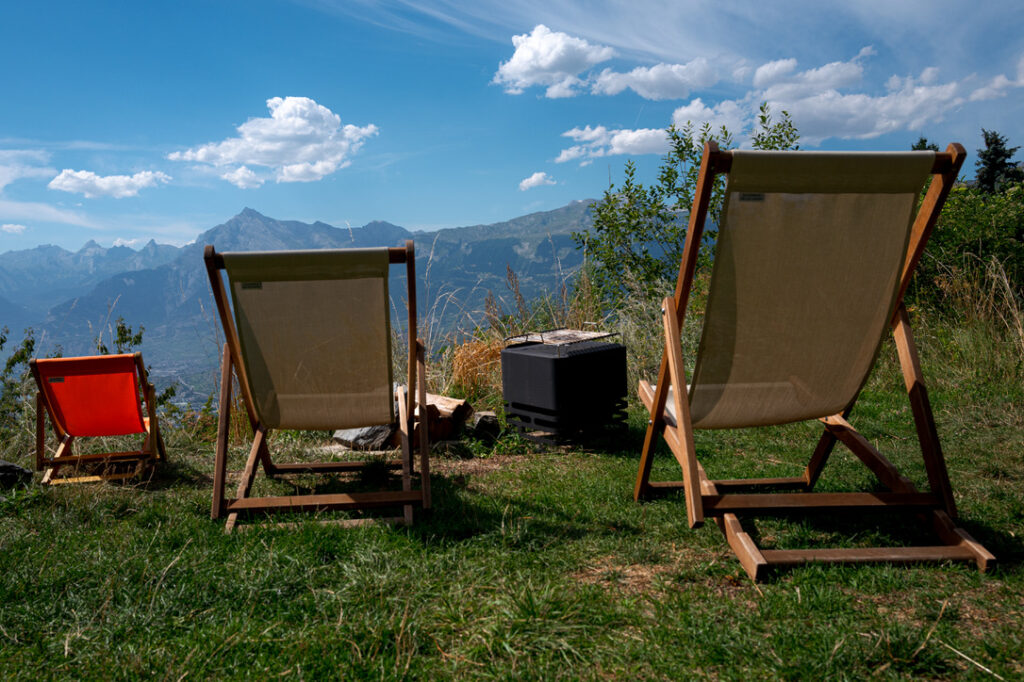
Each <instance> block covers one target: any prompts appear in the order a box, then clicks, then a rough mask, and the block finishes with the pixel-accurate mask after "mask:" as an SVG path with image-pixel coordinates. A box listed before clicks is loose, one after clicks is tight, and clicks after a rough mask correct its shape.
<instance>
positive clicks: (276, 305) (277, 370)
mask: <svg viewBox="0 0 1024 682" xmlns="http://www.w3.org/2000/svg"><path fill="white" fill-rule="evenodd" d="M205 260H206V269H207V272H208V274H209V276H210V285H211V287H212V288H213V296H214V299H215V300H216V303H217V310H218V311H219V313H220V319H221V322H222V324H223V326H224V335H225V337H226V339H227V342H226V343H225V344H224V353H223V361H222V364H221V377H220V386H221V391H220V418H219V423H218V428H217V454H216V464H215V468H214V480H213V506H212V509H211V517H212V518H214V519H216V518H219V517H221V516H224V515H225V514H226V515H227V517H228V519H227V523H226V525H225V530H226V531H227V532H231V530H232V529H233V528H234V527H235V525H236V522H237V519H238V515H239V514H240V513H242V514H250V515H251V514H254V513H260V512H262V513H270V512H276V511H295V512H298V511H327V510H338V509H344V510H367V509H381V508H399V507H400V508H402V509H403V516H401V517H390V518H387V519H385V520H387V521H395V522H404V523H411V522H412V520H413V506H414V505H420V506H422V508H424V509H429V508H430V462H429V457H428V456H429V453H430V445H429V442H428V435H427V426H426V416H425V415H426V410H425V409H423V410H418V409H417V405H425V404H426V376H425V373H426V367H425V361H424V354H425V353H424V345H423V342H422V341H421V340H419V339H417V338H416V329H417V327H416V273H415V260H414V252H413V243H412V241H407V242H406V245H405V248H374V249H335V250H320V251H261V252H248V253H241V252H240V253H217V252H216V251H215V250H214V248H213V246H207V247H206V252H205ZM392 263H398V264H400V263H405V274H406V280H407V283H408V296H407V302H408V307H409V335H408V336H409V355H408V360H409V375H408V391H407V390H406V388H405V387H399V388H398V389H397V390H395V389H393V384H392V369H391V323H390V309H389V303H390V301H389V298H388V272H389V270H390V265H391V264H392ZM221 270H224V271H226V273H227V279H228V283H229V286H230V304H229V300H228V292H227V290H226V289H225V285H224V278H223V277H222V275H221ZM232 310H233V313H234V314H233V315H232ZM232 371H234V374H235V376H236V377H237V378H238V385H239V390H240V392H241V397H242V402H243V403H244V404H245V410H246V413H247V417H248V419H249V423H250V425H251V426H252V429H253V433H254V438H253V441H252V447H251V448H250V450H249V457H248V460H247V461H246V464H245V469H244V471H243V472H242V478H241V481H240V483H239V485H238V492H237V494H236V496H235V497H234V498H231V499H229V498H225V496H224V483H225V477H226V473H227V472H226V469H225V468H226V466H227V449H228V431H229V423H230V422H229V420H230V411H231V404H232V401H231V383H232V382H231V375H232ZM396 401H397V403H398V426H399V432H400V438H401V446H402V459H401V461H390V462H387V463H386V466H387V467H389V468H391V469H397V468H401V470H402V489H401V490H384V491H373V492H351V493H319V494H303V495H288V496H264V497H250V491H251V489H252V485H253V479H254V477H255V474H256V466H257V464H260V465H262V467H263V470H264V472H265V473H266V475H267V476H269V477H277V476H282V475H287V474H300V473H319V474H323V473H340V472H353V473H357V472H359V471H361V470H365V469H366V468H367V467H368V466H379V463H374V462H366V461H360V462H351V461H329V462H298V463H291V464H279V463H275V462H273V461H272V460H271V457H270V452H269V449H268V447H267V440H268V435H269V433H270V431H271V430H272V429H298V430H323V429H328V430H329V429H339V428H352V427H361V426H373V425H381V424H393V423H394V422H395V402H396ZM417 413H421V414H422V416H420V415H418V414H417ZM417 417H418V418H419V420H420V422H421V423H420V426H419V428H418V429H417V430H418V432H419V451H420V472H419V473H420V487H419V489H418V490H413V488H412V474H413V470H412V469H413V461H412V441H413V440H414V430H413V429H414V420H415V419H417ZM373 520H379V519H373V518H356V519H347V520H342V521H328V522H329V523H340V524H343V525H355V524H358V523H364V522H368V521H373Z"/></svg>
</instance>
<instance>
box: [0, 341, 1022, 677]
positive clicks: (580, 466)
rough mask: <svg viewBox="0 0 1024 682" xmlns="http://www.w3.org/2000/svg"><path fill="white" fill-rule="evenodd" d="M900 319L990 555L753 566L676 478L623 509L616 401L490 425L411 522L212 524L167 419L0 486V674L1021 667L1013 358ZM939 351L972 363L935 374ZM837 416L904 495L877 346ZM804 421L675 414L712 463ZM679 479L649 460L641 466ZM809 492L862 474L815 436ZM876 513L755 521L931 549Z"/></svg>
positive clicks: (195, 451) (914, 464) (964, 671)
mask: <svg viewBox="0 0 1024 682" xmlns="http://www.w3.org/2000/svg"><path fill="white" fill-rule="evenodd" d="M922 336H924V341H923V343H924V344H925V345H927V346H928V348H929V349H930V351H931V353H932V354H931V357H935V358H939V359H941V362H940V361H939V360H936V361H935V363H934V364H932V365H926V367H925V373H926V377H935V378H936V380H933V383H932V386H931V388H932V401H933V404H934V406H935V411H936V419H937V422H938V428H939V432H940V435H941V436H942V438H943V442H944V446H945V450H946V456H947V461H948V465H949V469H950V476H951V478H952V482H953V486H954V489H955V491H956V494H957V503H958V505H959V508H960V514H961V521H962V524H963V526H964V527H965V528H966V529H967V530H968V531H969V532H970V533H972V534H973V535H974V536H975V538H976V539H978V540H979V541H980V542H982V543H983V544H984V545H986V546H987V547H988V549H989V550H990V551H991V552H993V553H994V554H995V555H996V556H997V558H998V559H999V562H1000V563H999V565H998V567H997V568H996V570H995V571H994V572H992V573H990V574H986V575H982V574H979V573H978V572H977V570H976V569H975V568H974V567H973V566H972V565H967V564H957V565H952V564H949V565H922V566H911V567H895V566H888V565H867V566H807V567H802V568H797V569H792V570H785V571H780V572H777V573H774V574H772V575H771V576H770V579H769V580H768V581H767V582H764V583H760V584H754V583H752V582H751V581H750V580H749V579H748V578H747V576H746V574H745V573H744V572H743V570H742V569H741V567H740V565H739V562H738V561H737V560H736V559H735V557H734V556H733V555H732V553H731V552H730V551H729V549H728V546H727V545H726V543H725V540H724V538H723V537H722V535H721V533H720V532H719V531H718V529H717V528H716V527H715V525H714V524H713V523H709V524H708V525H707V526H705V527H704V528H701V529H698V530H689V529H688V528H687V526H686V518H685V517H686V514H685V509H684V503H683V499H682V497H681V496H674V497H668V498H665V499H661V500H658V501H655V502H650V503H645V504H636V503H634V502H633V501H632V499H631V492H632V485H633V478H634V476H635V473H636V465H637V460H638V453H639V447H640V442H641V440H642V435H643V432H642V425H643V423H644V419H645V417H644V415H642V414H640V413H639V412H637V411H634V412H632V413H631V415H630V420H631V424H630V430H629V432H628V434H627V435H625V436H624V437H622V439H621V440H618V441H614V442H608V443H606V444H605V445H604V446H603V447H602V448H600V449H595V448H571V449H565V450H561V451H552V450H546V451H545V450H538V451H532V449H531V448H530V447H527V446H525V445H524V444H523V443H522V442H520V441H518V440H516V439H515V438H511V437H506V438H505V439H503V440H502V441H501V442H499V443H498V444H497V446H495V447H494V448H493V449H492V450H491V451H490V452H487V453H484V456H481V457H476V458H472V459H465V460H462V459H445V458H437V459H435V460H434V466H435V475H434V477H433V490H434V510H433V512H432V514H430V515H429V516H427V517H423V516H422V515H420V516H418V519H417V523H416V524H415V525H414V526H412V527H410V528H404V527H391V526H370V527H360V528H339V527H332V526H322V525H319V524H316V523H314V522H312V521H313V519H312V517H303V519H300V525H299V527H298V528H296V529H292V530H286V529H280V528H273V527H263V526H257V527H255V528H252V529H250V530H248V532H244V533H235V534H233V535H230V536H229V535H225V534H224V533H223V521H219V522H214V521H211V520H210V519H209V505H210V493H211V487H212V484H211V481H210V476H211V473H212V465H213V446H212V444H211V443H205V444H204V443H200V442H197V440H196V439H195V438H194V437H192V436H187V435H186V434H184V433H183V432H182V431H175V430H173V429H168V430H167V433H166V436H167V439H168V447H169V454H170V463H169V464H168V465H166V466H164V467H162V468H161V469H160V470H158V472H157V473H156V475H155V476H154V477H153V478H152V479H151V480H149V481H148V482H146V483H143V484H138V485H129V486H121V485H110V484H104V485H81V486H59V487H54V488H46V489H44V488H40V487H39V486H32V487H30V488H27V489H19V490H16V491H10V490H9V491H0V497H2V498H3V499H2V501H0V676H2V677H3V678H4V679H17V678H26V679H47V678H86V679H135V678H140V677H147V678H149V677H155V678H159V679H173V680H179V679H182V678H186V679H221V678H242V677H248V678H255V679H270V678H274V677H278V676H281V677H288V678H297V679H312V678H324V677H342V678H346V679H363V678H369V679H378V678H383V679H393V678H403V677H405V678H414V679H416V678H437V677H441V678H447V677H460V678H461V677H480V678H527V679H530V678H545V679H547V678H569V679H576V678H585V679H593V678H625V679H634V678H644V679H646V678H653V679H666V678H667V679H687V678H691V677H706V678H724V679H760V678H803V679H818V678H840V679H845V678H850V679H862V678H867V677H871V676H878V677H880V678H883V679H885V678H915V679H921V678H924V679H934V678H939V679H942V678H954V677H956V678H961V677H966V678H971V677H976V678H979V679H982V678H984V679H989V678H991V677H992V675H993V674H995V675H999V676H1001V677H1002V678H1004V679H1007V680H1009V679H1020V678H1022V677H1024V571H1022V566H1021V562H1022V559H1024V388H1022V387H1021V384H1020V380H1019V367H1018V370H1017V372H1018V373H1017V374H1007V373H1006V372H1004V371H1003V370H1002V369H1000V368H999V367H994V368H986V367H985V362H986V360H985V358H984V357H980V356H979V355H978V354H979V353H982V352H983V350H984V349H981V350H978V349H974V350H972V349H971V348H965V347H964V343H963V342H962V340H961V341H957V340H956V339H952V340H950V339H944V338H941V336H937V335H935V334H932V335H931V336H929V335H928V333H927V332H926V333H925V334H923V335H922ZM954 341H956V343H954ZM947 343H948V344H950V345H949V348H952V349H954V350H948V351H942V350H941V349H942V347H943V344H947ZM889 351H890V349H888V348H886V349H883V355H886V356H887V354H888V353H889ZM940 351H941V352H940ZM957 353H960V354H963V355H964V362H963V363H962V366H963V367H972V368H974V369H972V370H971V371H966V370H961V369H956V368H955V367H953V364H955V363H954V359H955V358H954V356H955V355H956V354H957ZM922 354H923V355H924V357H925V358H928V357H929V355H928V353H927V352H925V351H923V352H922ZM1003 357H1005V354H1004V356H1003ZM979 364H980V365H982V366H981V368H980V369H979V368H978V366H979ZM1000 376H1003V377H1004V379H1003V380H999V379H998V377H1000ZM994 377H995V378H994ZM1015 377H1016V378H1015ZM851 421H852V422H853V423H854V425H856V426H858V427H859V428H860V429H861V430H862V432H863V433H864V434H865V435H866V436H867V437H868V438H870V439H871V440H873V441H874V442H875V443H876V444H877V445H878V447H879V448H880V449H881V450H882V451H883V453H885V454H886V455H887V456H889V457H890V458H891V459H892V460H893V461H894V462H895V463H896V464H897V465H898V466H900V467H901V468H902V469H903V470H904V472H905V473H907V474H908V475H909V476H910V477H911V478H912V479H913V481H914V483H915V484H916V485H918V486H919V487H922V488H925V487H926V476H925V474H924V469H923V466H922V465H921V463H920V457H919V454H918V450H917V444H916V437H915V434H914V430H913V423H912V421H911V416H910V410H909V407H908V406H907V403H906V400H905V396H904V394H903V392H902V384H901V380H900V377H899V374H898V370H897V368H896V366H895V363H893V362H891V361H889V360H883V361H882V362H881V364H880V366H879V368H878V370H877V371H876V373H875V375H874V376H873V378H872V380H871V381H870V382H869V385H868V386H867V388H866V390H865V391H864V394H863V395H862V397H861V400H860V403H859V404H858V407H857V409H856V410H855V412H854V413H853V415H852V417H851ZM817 435H818V429H817V427H815V426H814V425H811V424H798V425H792V426H788V427H783V428H772V429H761V430H749V431H748V430H745V431H738V432H719V431H716V432H698V435H697V436H698V437H697V448H698V451H699V452H700V456H701V458H702V461H703V462H704V463H705V466H706V467H707V469H708V473H709V475H711V476H712V477H740V476H762V475H773V476H780V475H798V474H799V473H800V471H801V470H802V467H803V466H804V464H805V463H806V460H807V458H808V457H809V454H810V451H811V449H812V448H813V446H814V443H815V441H816V439H817ZM275 445H276V446H277V447H279V448H281V449H284V450H297V449H299V448H301V447H308V446H310V445H311V444H310V443H308V442H301V441H298V442H296V441H295V440H294V439H287V438H279V439H278V440H277V442H276V443H275ZM312 445H314V446H316V445H318V444H316V443H313V444H312ZM272 447H273V446H272ZM244 449H245V448H244V446H242V445H239V446H238V447H237V450H236V451H235V452H234V453H233V454H232V458H231V468H233V469H240V468H241V465H242V459H243V450H244ZM478 449H479V448H478ZM666 452H667V451H666ZM29 461H30V459H29V456H28V453H25V457H24V459H23V460H22V461H21V462H20V463H22V464H26V465H27V464H28V462H29ZM678 475H679V470H678V467H677V466H676V465H675V463H674V461H673V460H672V458H671V457H670V456H668V455H667V454H663V455H662V456H661V457H660V458H659V459H658V461H657V463H656V465H655V470H654V478H655V479H669V478H677V477H678ZM229 484H230V482H229ZM260 485H262V486H265V487H268V488H273V487H275V486H277V487H280V486H283V485H284V484H282V483H280V482H269V483H261V484H260ZM819 485H820V489H822V490H861V489H872V488H873V487H874V485H875V484H874V483H873V482H872V479H871V476H870V474H869V473H868V472H867V470H866V469H864V468H863V466H861V465H860V464H859V463H858V462H857V461H856V460H855V458H854V457H853V456H852V455H850V454H849V453H847V452H845V451H844V450H842V449H841V447H837V449H836V452H835V454H834V455H833V460H832V462H831V463H830V465H829V467H828V468H826V470H825V475H824V476H823V478H822V480H821V482H820V484H819ZM887 520H890V519H887V518H883V519H881V520H875V519H872V518H867V519H845V518H841V517H827V516H825V517H822V516H819V517H815V518H811V519H804V520H802V521H801V520H797V519H773V520H764V521H760V522H758V524H757V532H758V535H759V536H760V540H761V541H762V542H764V543H765V544H766V545H771V546H778V547H788V546H800V545H806V544H808V543H813V542H816V541H819V540H826V541H828V542H834V543H836V544H840V545H857V544H874V543H876V542H884V541H886V540H890V539H897V540H899V539H909V540H910V541H911V542H916V543H919V544H921V543H926V542H928V541H929V537H928V536H927V535H926V534H924V533H922V532H919V531H918V529H917V528H915V527H913V526H910V527H907V526H906V525H905V524H903V525H901V524H896V526H895V527H892V526H891V525H887V524H886V523H884V522H885V521H887Z"/></svg>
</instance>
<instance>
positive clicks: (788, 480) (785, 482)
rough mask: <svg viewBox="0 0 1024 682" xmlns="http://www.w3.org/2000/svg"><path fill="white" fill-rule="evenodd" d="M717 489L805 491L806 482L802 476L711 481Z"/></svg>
mask: <svg viewBox="0 0 1024 682" xmlns="http://www.w3.org/2000/svg"><path fill="white" fill-rule="evenodd" d="M711 482H712V483H713V484H714V485H715V486H716V487H717V488H721V489H724V490H723V491H722V492H725V491H727V490H728V489H730V488H781V489H790V488H798V489H801V490H803V489H806V488H807V482H806V481H805V480H804V478H803V476H795V477H794V476H784V477H779V478H716V479H714V480H713V481H711Z"/></svg>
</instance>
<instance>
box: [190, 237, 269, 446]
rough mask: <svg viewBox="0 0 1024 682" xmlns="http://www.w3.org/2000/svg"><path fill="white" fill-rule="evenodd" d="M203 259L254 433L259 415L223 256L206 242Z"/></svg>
mask: <svg viewBox="0 0 1024 682" xmlns="http://www.w3.org/2000/svg"><path fill="white" fill-rule="evenodd" d="M203 261H204V262H205V263H206V274H207V277H209V280H210V288H211V289H212V290H213V300H214V302H215V303H216V304H217V313H218V315H219V316H220V322H221V326H222V327H223V329H224V339H225V342H226V343H227V344H228V347H229V348H230V349H231V364H232V365H233V366H234V368H235V375H236V376H237V377H238V389H239V391H240V392H241V394H242V402H243V403H244V404H245V412H246V414H247V415H248V416H249V424H250V425H251V426H252V429H253V432H254V433H255V431H256V424H257V423H258V422H259V417H258V415H257V414H256V404H255V402H254V401H253V397H252V389H251V388H250V387H249V377H248V376H246V373H245V366H244V365H243V364H242V344H241V343H240V342H239V340H238V330H237V329H235V322H234V320H233V319H232V318H231V310H230V307H229V305H228V295H227V291H226V289H225V287H224V278H223V277H221V274H220V271H221V270H223V269H224V258H223V256H218V254H217V252H216V250H215V249H214V248H213V246H212V245H210V244H207V245H206V248H205V249H204V250H203Z"/></svg>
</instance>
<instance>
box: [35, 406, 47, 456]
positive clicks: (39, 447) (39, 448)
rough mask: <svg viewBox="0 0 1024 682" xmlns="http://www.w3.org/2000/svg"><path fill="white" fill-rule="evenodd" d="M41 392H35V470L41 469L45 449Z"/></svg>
mask: <svg viewBox="0 0 1024 682" xmlns="http://www.w3.org/2000/svg"><path fill="white" fill-rule="evenodd" d="M45 409H46V407H45V406H44V405H43V394H42V393H41V392H36V471H42V470H43V455H44V453H45V451H46V424H45V423H44V419H45V417H44V416H43V411H44V410H45Z"/></svg>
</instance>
